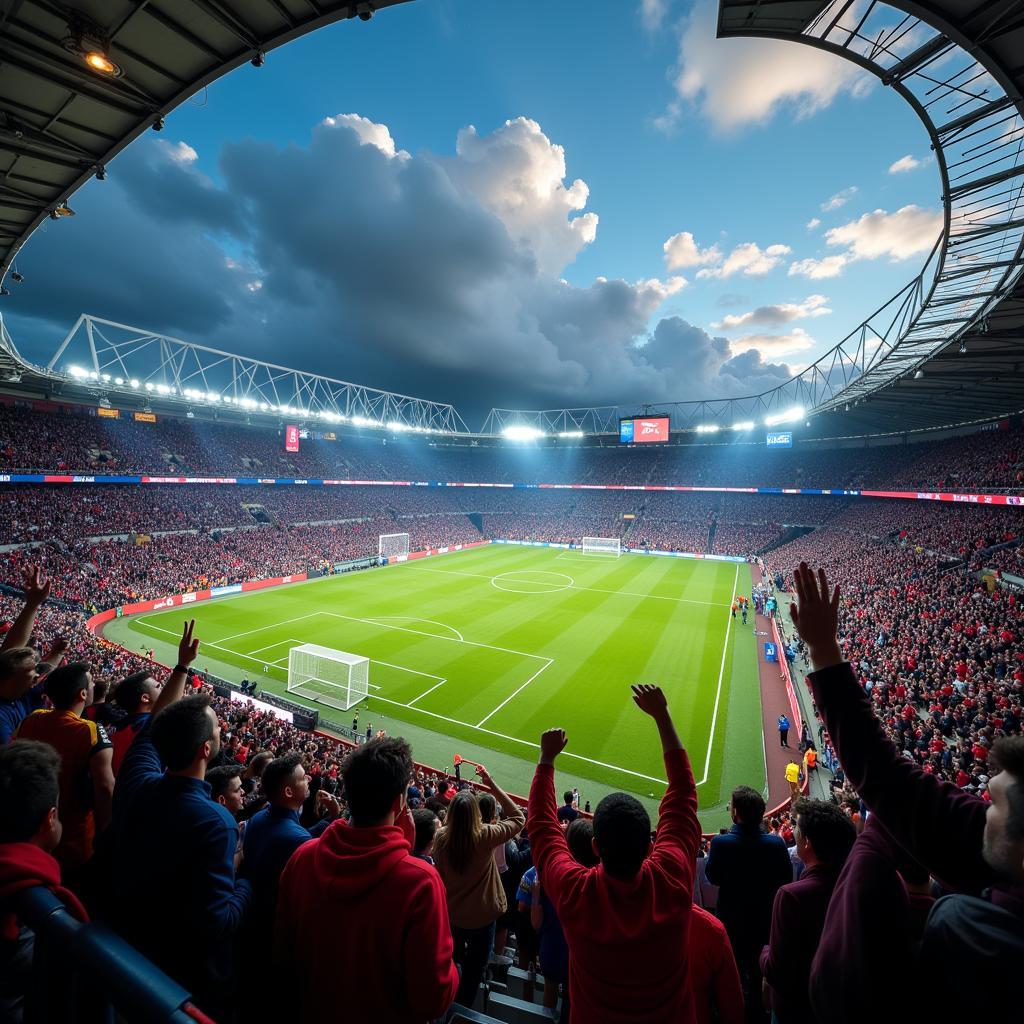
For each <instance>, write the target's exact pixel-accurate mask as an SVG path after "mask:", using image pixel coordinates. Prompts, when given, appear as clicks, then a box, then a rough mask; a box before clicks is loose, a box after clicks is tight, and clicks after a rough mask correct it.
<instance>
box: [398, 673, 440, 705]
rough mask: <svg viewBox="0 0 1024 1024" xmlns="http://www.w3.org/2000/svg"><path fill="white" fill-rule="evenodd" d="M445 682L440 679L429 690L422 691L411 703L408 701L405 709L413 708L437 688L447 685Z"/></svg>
mask: <svg viewBox="0 0 1024 1024" xmlns="http://www.w3.org/2000/svg"><path fill="white" fill-rule="evenodd" d="M447 682H448V680H447V679H442V680H441V681H440V682H439V683H434V685H433V686H432V687H431V688H430V689H429V690H424V691H423V692H422V693H421V694H420V695H419V696H418V697H413V699H412V700H411V701H409V703H408V704H406V707H407V708H411V707H412V706H413V704H415V703H416V701H418V700H422V699H423V698H424V697H426V696H427V695H428V694H431V693H433V692H434V691H435V690H436V689H437V688H438V687H439V686H444V684H445V683H447Z"/></svg>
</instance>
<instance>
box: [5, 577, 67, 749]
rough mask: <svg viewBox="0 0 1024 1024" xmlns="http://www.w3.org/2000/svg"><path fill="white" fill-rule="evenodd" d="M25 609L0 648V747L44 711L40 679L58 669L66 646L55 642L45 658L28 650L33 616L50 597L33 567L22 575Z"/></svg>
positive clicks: (47, 581) (42, 580) (43, 578)
mask: <svg viewBox="0 0 1024 1024" xmlns="http://www.w3.org/2000/svg"><path fill="white" fill-rule="evenodd" d="M24 587H25V607H24V608H22V610H21V613H20V614H19V615H18V617H17V618H16V619H15V620H14V622H13V623H12V624H11V628H10V629H9V630H7V634H6V636H4V639H3V643H2V644H0V745H2V744H4V743H8V742H9V741H10V739H11V737H12V736H13V735H14V730H15V729H17V728H18V726H19V725H20V723H21V720H22V719H23V718H27V717H28V716H29V715H30V714H32V712H33V711H36V710H37V709H38V708H41V707H43V705H44V700H43V684H42V676H43V675H44V673H46V672H48V671H49V670H50V669H51V668H54V667H55V666H56V665H59V664H60V662H61V658H62V657H63V655H64V651H65V650H67V646H68V645H67V643H66V642H65V641H64V640H63V639H60V638H58V639H57V640H55V641H54V643H53V646H52V647H51V648H50V651H49V653H48V654H47V655H46V657H45V658H44V659H43V660H42V661H40V660H39V655H38V654H36V652H35V651H34V650H33V649H32V648H31V647H29V646H28V644H29V641H30V640H31V639H32V628H33V626H34V625H35V621H36V615H37V614H38V613H39V609H40V608H41V607H42V605H43V602H44V601H46V599H47V597H49V594H50V581H49V580H48V579H46V577H45V576H43V575H42V573H41V572H40V571H39V568H38V566H33V567H31V568H29V569H28V570H26V572H25V583H24Z"/></svg>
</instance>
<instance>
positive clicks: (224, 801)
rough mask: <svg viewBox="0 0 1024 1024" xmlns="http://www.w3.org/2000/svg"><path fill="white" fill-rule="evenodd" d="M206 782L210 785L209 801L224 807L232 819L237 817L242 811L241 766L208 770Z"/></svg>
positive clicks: (230, 765) (224, 766) (226, 766)
mask: <svg viewBox="0 0 1024 1024" xmlns="http://www.w3.org/2000/svg"><path fill="white" fill-rule="evenodd" d="M206 781H207V782H208V783H209V784H210V799H211V800H213V801H214V802H215V803H218V804H220V805H221V807H226V808H227V811H228V814H230V815H231V817H232V818H237V817H238V812H239V811H240V810H241V809H242V798H243V797H244V795H245V794H244V793H243V792H242V766H241V765H240V764H221V765H218V766H217V767H216V768H209V769H207V772H206Z"/></svg>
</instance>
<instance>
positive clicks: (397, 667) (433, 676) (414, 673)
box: [370, 658, 445, 683]
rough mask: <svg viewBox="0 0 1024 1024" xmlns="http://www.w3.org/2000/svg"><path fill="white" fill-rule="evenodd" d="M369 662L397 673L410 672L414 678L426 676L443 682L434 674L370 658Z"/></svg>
mask: <svg viewBox="0 0 1024 1024" xmlns="http://www.w3.org/2000/svg"><path fill="white" fill-rule="evenodd" d="M370 661H371V662H373V664H375V665H387V667H388V668H396V669H398V671H399V672H411V673H412V674H413V675H414V676H426V677H427V678H428V679H440V680H441V682H442V683H443V682H445V677H444V676H439V675H437V673H436V672H421V671H420V670H419V669H418V668H406V667H405V666H404V665H393V664H392V663H391V662H390V661H381V660H380V659H379V658H371V659H370Z"/></svg>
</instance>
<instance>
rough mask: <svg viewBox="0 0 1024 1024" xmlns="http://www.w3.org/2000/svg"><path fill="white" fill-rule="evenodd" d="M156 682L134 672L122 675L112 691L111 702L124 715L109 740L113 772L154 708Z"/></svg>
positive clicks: (143, 673)
mask: <svg viewBox="0 0 1024 1024" xmlns="http://www.w3.org/2000/svg"><path fill="white" fill-rule="evenodd" d="M161 686H162V684H161V683H158V682H157V681H156V680H155V679H154V678H153V677H152V676H151V675H150V674H149V673H148V672H133V673H132V674H131V675H130V676H125V677H124V679H122V680H121V682H119V683H118V684H117V687H116V689H115V690H114V703H115V704H116V705H117V706H118V707H119V708H120V709H121V710H122V711H123V712H124V713H125V715H126V717H125V719H124V720H123V721H121V722H120V723H118V726H117V731H116V732H115V733H114V735H113V737H112V739H111V743H113V745H114V775H115V776H116V775H117V773H118V772H119V771H120V770H121V764H122V762H123V761H124V756H125V754H127V753H128V748H129V747H130V746H131V745H132V743H133V742H134V740H135V737H136V736H137V735H138V733H139V730H140V729H141V728H142V727H143V726H144V725H145V724H146V722H147V721H149V716H150V715H151V714H152V713H153V708H154V707H155V706H156V702H157V700H158V699H159V697H160V688H161Z"/></svg>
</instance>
